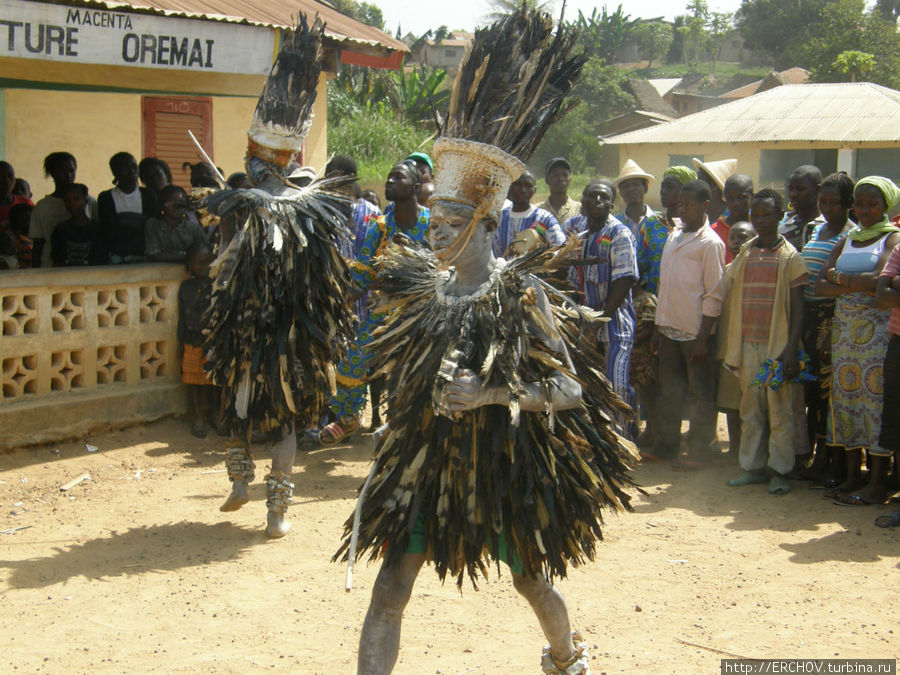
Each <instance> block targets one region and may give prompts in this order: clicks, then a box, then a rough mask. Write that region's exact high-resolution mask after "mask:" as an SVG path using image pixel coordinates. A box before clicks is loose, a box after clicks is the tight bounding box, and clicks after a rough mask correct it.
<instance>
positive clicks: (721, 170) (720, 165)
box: [691, 157, 738, 223]
mask: <svg viewBox="0 0 900 675" xmlns="http://www.w3.org/2000/svg"><path fill="white" fill-rule="evenodd" d="M691 161H693V163H694V168H695V169H696V170H697V178H699V179H700V180H702V181H703V182H704V183H706V184H707V185H708V186H709V209H708V210H707V212H706V215H707V216H709V222H710V223H714V222H716V221H717V220H718V219H719V216H721V215H722V214H723V213H725V209H726V204H725V199H724V195H725V181H726V180H728V177H729V176H733V175H734V174H736V173H737V164H738V162H737V160H736V159H720V160H717V161H715V162H704V161H703V160H702V159H697V158H696V157H694V158H693V160H691Z"/></svg>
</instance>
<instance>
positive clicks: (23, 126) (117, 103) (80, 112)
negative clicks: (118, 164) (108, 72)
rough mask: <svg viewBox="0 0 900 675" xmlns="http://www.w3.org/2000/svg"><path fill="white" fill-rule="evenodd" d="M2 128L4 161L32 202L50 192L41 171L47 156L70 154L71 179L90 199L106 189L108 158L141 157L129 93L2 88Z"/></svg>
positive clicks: (134, 100)
mask: <svg viewBox="0 0 900 675" xmlns="http://www.w3.org/2000/svg"><path fill="white" fill-rule="evenodd" d="M6 124H7V129H6V131H7V135H6V160H7V161H9V162H10V163H11V164H12V165H13V166H14V167H15V169H16V175H17V176H20V177H22V178H25V179H26V180H27V181H28V182H29V183H31V189H32V190H33V192H34V195H35V199H40V198H41V197H43V196H44V195H45V194H48V193H50V192H52V191H53V182H52V181H51V180H50V179H49V178H45V177H44V170H43V160H44V157H45V156H46V155H47V154H49V153H50V152H54V151H57V150H65V151H67V152H71V153H72V154H73V155H75V158H76V159H77V160H78V175H77V180H78V182H80V183H84V184H85V185H87V186H88V188H90V191H91V194H93V195H96V194H97V193H98V192H100V191H101V190H107V189H109V188H110V187H112V175H111V174H110V171H109V158H110V156H112V155H113V154H115V153H116V152H118V151H120V150H125V151H128V152H131V153H132V154H133V155H135V157H140V154H141V97H140V96H137V95H134V94H104V93H96V92H74V91H42V90H39V89H7V90H6Z"/></svg>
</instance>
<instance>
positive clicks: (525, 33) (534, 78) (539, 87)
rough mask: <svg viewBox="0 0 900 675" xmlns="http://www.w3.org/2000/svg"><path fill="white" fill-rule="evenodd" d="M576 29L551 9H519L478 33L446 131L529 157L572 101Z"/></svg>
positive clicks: (579, 59) (578, 59)
mask: <svg viewBox="0 0 900 675" xmlns="http://www.w3.org/2000/svg"><path fill="white" fill-rule="evenodd" d="M575 37H576V32H575V29H574V28H572V27H570V26H567V25H565V24H564V23H562V22H560V24H559V27H558V28H557V30H556V32H555V33H554V32H553V19H552V18H551V17H550V15H549V14H545V13H543V12H537V11H533V10H532V11H528V10H526V9H524V8H523V9H519V10H518V11H516V12H514V13H512V14H510V15H508V16H506V17H504V18H503V19H501V20H500V21H497V22H496V23H494V24H492V25H490V26H488V27H486V28H482V29H479V30H477V31H475V39H474V41H473V42H472V46H471V48H470V50H469V53H468V54H467V57H466V60H465V62H464V63H463V65H462V67H461V69H460V72H459V76H458V77H457V78H456V81H455V82H454V85H453V92H452V94H451V96H450V111H449V113H448V115H447V123H446V125H445V128H444V129H443V135H445V136H450V137H453V138H462V139H465V140H470V141H479V142H481V143H489V144H491V145H496V146H497V147H499V148H500V149H502V150H505V151H506V152H508V153H510V154H512V155H515V156H516V157H518V158H519V159H521V160H522V161H527V159H528V158H529V157H530V156H531V153H533V152H534V149H535V148H536V147H537V145H538V143H540V141H541V138H543V136H544V133H545V132H546V131H547V129H548V128H549V127H550V125H551V124H553V122H555V121H556V120H557V119H559V118H560V117H562V115H564V114H565V113H566V112H567V111H568V110H569V109H570V108H571V106H572V105H574V103H575V101H567V97H568V96H569V94H570V93H571V91H572V88H573V87H574V86H575V83H576V82H577V81H578V78H579V76H580V74H581V68H582V66H583V65H584V62H585V61H586V58H585V57H584V56H580V55H579V56H571V57H570V56H569V54H570V52H571V51H572V48H573V47H574V46H575Z"/></svg>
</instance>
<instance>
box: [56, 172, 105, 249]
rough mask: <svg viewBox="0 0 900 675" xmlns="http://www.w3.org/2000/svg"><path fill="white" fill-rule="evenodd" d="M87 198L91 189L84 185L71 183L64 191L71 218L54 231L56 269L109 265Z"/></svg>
mask: <svg viewBox="0 0 900 675" xmlns="http://www.w3.org/2000/svg"><path fill="white" fill-rule="evenodd" d="M87 198H88V189H87V186H86V185H84V184H82V183H70V184H69V185H67V186H66V187H64V188H63V190H62V199H63V202H64V203H65V205H66V210H67V211H68V212H69V216H70V217H69V219H68V220H65V221H63V222H61V223H60V224H59V225H57V226H56V228H55V229H54V230H53V235H52V237H51V247H50V251H51V254H52V256H53V266H54V267H81V266H83V265H105V264H106V262H107V256H106V249H105V247H104V245H103V239H102V237H101V235H100V228H99V226H98V225H97V223H95V222H94V221H93V220H91V219H90V218H89V217H88V216H87V214H86V213H85V208H84V207H85V204H86V202H87Z"/></svg>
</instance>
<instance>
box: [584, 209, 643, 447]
mask: <svg viewBox="0 0 900 675" xmlns="http://www.w3.org/2000/svg"><path fill="white" fill-rule="evenodd" d="M587 227H588V225H587V218H586V217H585V216H576V217H574V218H570V219H569V220H568V222H567V223H566V231H567V232H569V233H572V232H582V233H584V235H583V240H582V244H581V248H580V251H579V255H578V259H577V260H576V261H575V263H574V265H573V266H572V269H571V271H570V273H569V282H570V283H571V284H572V286H574V287H575V288H577V289H578V290H579V291H581V293H582V296H583V297H582V302H583V304H585V305H587V306H588V307H590V308H591V309H595V310H601V309H603V305H604V303H605V302H606V298H607V296H608V295H609V289H610V286H612V283H613V282H614V281H617V280H618V279H622V278H624V277H631V278H632V279H638V267H637V246H636V244H635V241H634V235H632V234H631V230H630V229H629V228H628V226H626V225H623V224H622V223H621V222H619V221H618V220H616V219H615V218H613V217H610V218H609V220H607V222H606V225H604V226H603V229H601V230H600V231H599V232H594V233H591V232H589V231H588V229H587ZM634 333H635V317H634V307H633V305H632V301H631V291H630V290H629V291H628V293H627V294H626V295H625V299H624V300H623V301H622V303H621V304H620V305H619V307H618V308H617V309H616V313H615V315H614V316H612V317H611V318H610V320H609V321H608V322H606V323H605V324H604V325H603V326H602V327H601V328H600V331H599V335H598V337H599V340H600V342H602V343H603V346H604V347H605V349H606V376H607V377H608V378H609V379H610V381H611V382H612V385H613V389H614V390H615V392H616V393H617V394H618V395H619V396H621V397H622V399H623V400H624V401H625V402H626V403H627V404H628V405H630V406H631V408H632V409H634V408H635V407H636V405H637V398H636V396H635V392H634V387H632V386H631V382H630V381H629V376H630V370H631V349H632V347H633V346H634ZM635 432H636V427H634V426H633V425H631V424H630V425H628V428H627V430H626V433H627V435H629V436H630V437H632V438H634V436H635Z"/></svg>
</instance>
